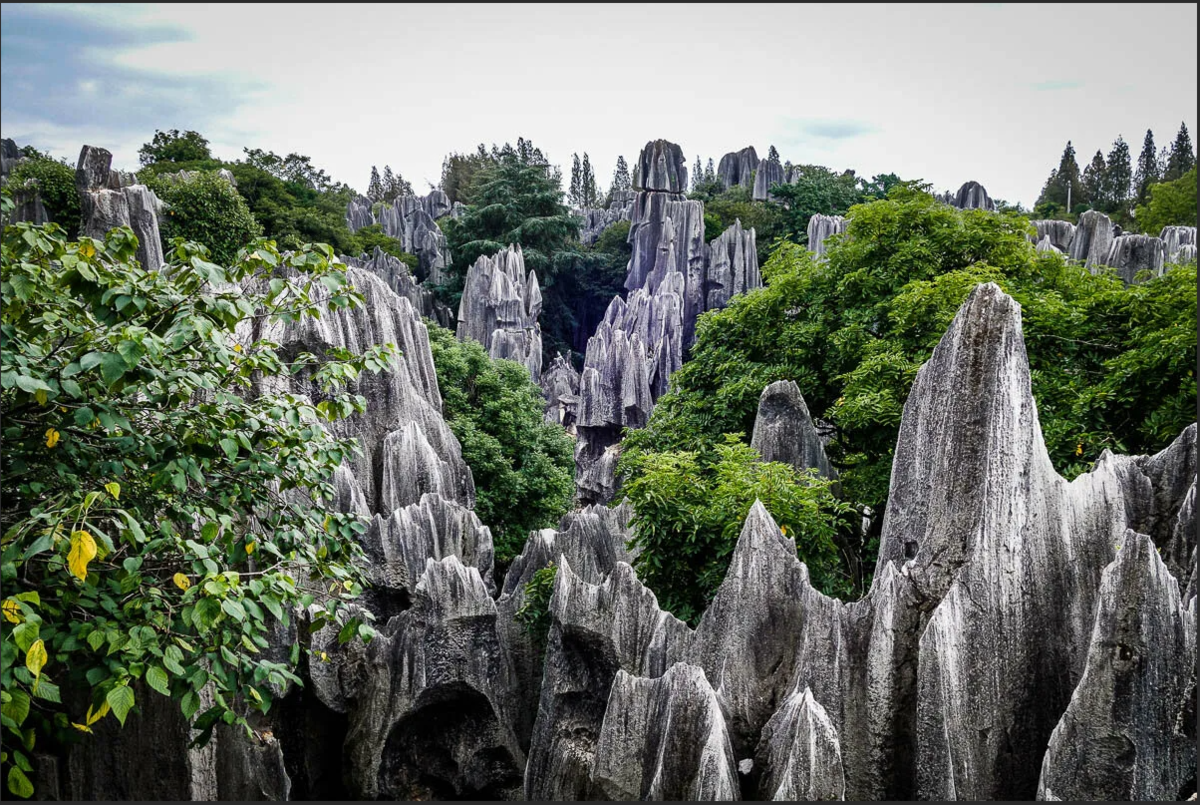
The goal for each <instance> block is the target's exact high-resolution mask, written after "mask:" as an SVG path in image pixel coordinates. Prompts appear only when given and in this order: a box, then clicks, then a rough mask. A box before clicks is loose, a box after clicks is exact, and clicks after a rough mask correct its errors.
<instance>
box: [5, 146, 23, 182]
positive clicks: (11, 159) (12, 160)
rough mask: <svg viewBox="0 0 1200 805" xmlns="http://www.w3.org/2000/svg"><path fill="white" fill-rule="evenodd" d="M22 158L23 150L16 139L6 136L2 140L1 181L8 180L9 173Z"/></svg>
mask: <svg viewBox="0 0 1200 805" xmlns="http://www.w3.org/2000/svg"><path fill="white" fill-rule="evenodd" d="M20 158H21V150H20V149H19V148H17V144H16V142H15V141H13V140H10V139H9V138H7V137H5V138H3V139H2V140H0V183H2V182H6V181H8V175H9V174H10V173H12V170H13V168H14V167H16V165H17V160H19V159H20Z"/></svg>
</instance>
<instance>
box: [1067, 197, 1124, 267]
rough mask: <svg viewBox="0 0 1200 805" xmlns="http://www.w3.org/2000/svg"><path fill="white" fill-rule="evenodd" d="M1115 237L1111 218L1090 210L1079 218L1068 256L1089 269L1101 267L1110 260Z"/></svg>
mask: <svg viewBox="0 0 1200 805" xmlns="http://www.w3.org/2000/svg"><path fill="white" fill-rule="evenodd" d="M1113 237H1114V234H1113V222H1112V221H1111V220H1110V219H1109V217H1108V216H1107V215H1105V214H1104V213H1102V212H1099V211H1098V210H1088V211H1087V212H1085V213H1083V214H1082V215H1080V216H1079V224H1078V225H1077V226H1076V227H1075V237H1074V239H1072V241H1071V250H1070V251H1069V252H1068V256H1069V257H1070V258H1071V259H1072V260H1075V261H1076V262H1080V263H1083V264H1084V265H1085V266H1087V267H1088V268H1089V269H1090V268H1091V267H1092V266H1096V265H1101V264H1103V263H1104V262H1105V260H1107V259H1108V252H1109V249H1110V247H1111V246H1112V241H1113Z"/></svg>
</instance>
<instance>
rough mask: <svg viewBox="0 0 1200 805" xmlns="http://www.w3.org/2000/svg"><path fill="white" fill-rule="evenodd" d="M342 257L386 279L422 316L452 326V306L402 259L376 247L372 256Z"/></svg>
mask: <svg viewBox="0 0 1200 805" xmlns="http://www.w3.org/2000/svg"><path fill="white" fill-rule="evenodd" d="M340 259H341V261H342V262H343V263H345V264H346V265H348V266H355V267H356V268H361V269H363V270H365V271H370V272H371V273H372V274H374V275H375V276H377V277H379V278H380V279H382V280H383V281H384V282H385V283H387V286H388V287H389V288H391V289H392V290H393V291H395V292H396V293H397V294H399V295H400V296H403V297H404V298H405V299H407V300H408V301H409V302H410V303H411V304H412V306H413V309H414V310H416V311H417V312H418V313H420V314H421V315H422V316H424V317H426V318H429V319H432V320H434V321H436V322H437V323H438V324H439V325H441V326H442V327H446V328H449V327H451V326H452V322H453V316H452V315H451V313H450V308H448V307H446V306H445V305H443V304H442V303H441V302H439V301H438V300H437V298H436V297H434V295H433V291H431V290H429V289H428V288H426V287H425V286H424V285H422V284H421V283H420V282H418V281H417V278H416V277H414V276H413V275H412V271H410V270H409V267H408V266H407V265H406V264H405V263H403V262H401V260H400V258H398V257H395V256H394V255H391V254H388V253H387V252H385V251H384V250H383V249H381V248H379V247H378V246H376V247H375V248H374V250H373V251H372V252H371V254H370V255H369V256H368V255H366V254H364V255H362V256H361V257H349V256H345V255H342V256H341V258H340Z"/></svg>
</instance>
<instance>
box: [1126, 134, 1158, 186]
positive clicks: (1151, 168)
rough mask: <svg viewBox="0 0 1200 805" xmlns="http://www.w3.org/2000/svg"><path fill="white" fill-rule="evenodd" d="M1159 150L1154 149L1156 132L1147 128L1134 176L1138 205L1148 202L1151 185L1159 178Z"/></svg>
mask: <svg viewBox="0 0 1200 805" xmlns="http://www.w3.org/2000/svg"><path fill="white" fill-rule="evenodd" d="M1160 175H1161V174H1160V173H1159V170H1158V152H1157V151H1155V149H1154V132H1153V131H1151V130H1150V129H1146V138H1145V139H1144V140H1142V153H1141V154H1139V155H1138V162H1137V171H1136V172H1135V173H1134V176H1133V186H1134V201H1135V202H1136V203H1137V204H1138V205H1142V204H1145V203H1146V199H1147V197H1148V196H1149V192H1150V185H1152V184H1154V183H1155V182H1157V181H1158V180H1159V177H1160Z"/></svg>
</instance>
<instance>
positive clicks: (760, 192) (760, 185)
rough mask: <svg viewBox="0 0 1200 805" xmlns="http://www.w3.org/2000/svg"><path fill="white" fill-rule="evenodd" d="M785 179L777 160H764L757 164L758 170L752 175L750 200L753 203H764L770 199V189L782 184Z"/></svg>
mask: <svg viewBox="0 0 1200 805" xmlns="http://www.w3.org/2000/svg"><path fill="white" fill-rule="evenodd" d="M786 178H787V177H786V175H785V174H784V172H783V165H781V164H779V160H777V159H764V160H763V161H762V162H760V163H758V170H757V171H756V172H755V174H754V191H753V195H752V198H753V199H754V200H755V201H766V200H767V199H769V198H771V188H772V187H774V186H775V185H777V184H784V183H785V181H786Z"/></svg>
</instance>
